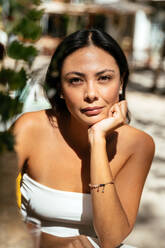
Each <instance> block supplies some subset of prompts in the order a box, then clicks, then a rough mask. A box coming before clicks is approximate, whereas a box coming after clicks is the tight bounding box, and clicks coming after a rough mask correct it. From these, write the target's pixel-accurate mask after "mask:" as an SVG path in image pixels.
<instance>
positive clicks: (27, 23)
mask: <svg viewBox="0 0 165 248" xmlns="http://www.w3.org/2000/svg"><path fill="white" fill-rule="evenodd" d="M13 32H14V33H15V34H17V35H21V36H22V37H23V38H25V39H32V40H33V41H35V40H37V39H38V38H39V37H40V36H41V34H42V28H41V26H40V23H39V22H36V21H35V22H34V20H33V19H32V20H30V19H29V18H27V17H24V18H22V20H20V22H19V23H18V24H17V25H16V27H15V28H14V29H13Z"/></svg>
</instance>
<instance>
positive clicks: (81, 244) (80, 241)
mask: <svg viewBox="0 0 165 248" xmlns="http://www.w3.org/2000/svg"><path fill="white" fill-rule="evenodd" d="M63 248H94V247H93V245H92V244H91V243H90V241H89V240H88V238H87V237H86V236H84V235H80V236H77V237H75V238H74V239H73V240H71V241H70V242H69V243H68V244H66V246H65V247H63Z"/></svg>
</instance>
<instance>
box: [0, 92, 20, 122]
mask: <svg viewBox="0 0 165 248" xmlns="http://www.w3.org/2000/svg"><path fill="white" fill-rule="evenodd" d="M0 103H1V108H0V116H1V122H2V123H6V122H7V121H8V120H10V119H11V118H13V117H14V116H16V115H17V114H19V113H21V110H22V103H20V102H19V97H18V96H17V97H16V98H15V99H12V98H11V97H10V96H9V95H4V94H2V92H0Z"/></svg>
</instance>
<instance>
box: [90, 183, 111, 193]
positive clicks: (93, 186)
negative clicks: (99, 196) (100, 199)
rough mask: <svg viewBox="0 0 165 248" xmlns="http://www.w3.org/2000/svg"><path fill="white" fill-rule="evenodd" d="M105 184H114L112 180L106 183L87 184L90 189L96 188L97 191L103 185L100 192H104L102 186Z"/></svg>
mask: <svg viewBox="0 0 165 248" xmlns="http://www.w3.org/2000/svg"><path fill="white" fill-rule="evenodd" d="M107 184H114V181H111V182H108V183H101V184H89V187H90V189H97V192H99V188H100V187H103V189H102V193H104V188H105V186H106V185H107Z"/></svg>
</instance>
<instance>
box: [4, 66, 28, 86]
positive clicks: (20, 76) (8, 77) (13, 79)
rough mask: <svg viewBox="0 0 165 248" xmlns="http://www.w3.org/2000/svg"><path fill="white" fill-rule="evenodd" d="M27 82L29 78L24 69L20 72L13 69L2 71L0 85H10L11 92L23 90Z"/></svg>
mask: <svg viewBox="0 0 165 248" xmlns="http://www.w3.org/2000/svg"><path fill="white" fill-rule="evenodd" d="M26 81H27V76H26V72H25V70H24V69H23V68H22V69H21V70H20V71H18V72H16V71H13V70H11V69H2V70H1V71H0V83H1V84H3V85H6V84H8V87H9V90H18V89H19V90H22V89H23V88H24V86H25V84H26Z"/></svg>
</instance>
